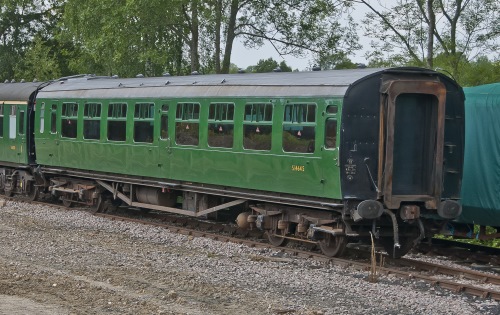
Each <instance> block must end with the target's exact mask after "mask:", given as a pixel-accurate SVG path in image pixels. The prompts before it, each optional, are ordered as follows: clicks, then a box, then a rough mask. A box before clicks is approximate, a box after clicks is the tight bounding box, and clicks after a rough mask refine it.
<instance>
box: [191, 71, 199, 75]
mask: <svg viewBox="0 0 500 315" xmlns="http://www.w3.org/2000/svg"><path fill="white" fill-rule="evenodd" d="M191 75H200V73H199V72H198V71H193V72H191Z"/></svg>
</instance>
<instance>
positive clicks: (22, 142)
mask: <svg viewBox="0 0 500 315" xmlns="http://www.w3.org/2000/svg"><path fill="white" fill-rule="evenodd" d="M17 110H18V114H17V119H18V123H17V126H18V129H17V134H18V135H19V137H18V142H17V144H18V150H17V161H18V162H19V163H23V164H24V163H27V160H26V158H25V157H27V156H28V153H27V152H26V150H27V149H26V148H27V146H26V107H24V106H19V107H18V109H17Z"/></svg>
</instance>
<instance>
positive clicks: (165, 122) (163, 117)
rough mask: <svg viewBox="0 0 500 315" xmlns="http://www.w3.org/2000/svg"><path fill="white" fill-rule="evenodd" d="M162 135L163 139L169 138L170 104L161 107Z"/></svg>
mask: <svg viewBox="0 0 500 315" xmlns="http://www.w3.org/2000/svg"><path fill="white" fill-rule="evenodd" d="M160 120H161V121H160V124H161V126H160V137H161V139H162V140H165V139H168V105H163V106H162V107H161V119H160Z"/></svg>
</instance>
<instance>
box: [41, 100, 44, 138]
mask: <svg viewBox="0 0 500 315" xmlns="http://www.w3.org/2000/svg"><path fill="white" fill-rule="evenodd" d="M44 131H45V103H42V105H40V133H43V132H44Z"/></svg>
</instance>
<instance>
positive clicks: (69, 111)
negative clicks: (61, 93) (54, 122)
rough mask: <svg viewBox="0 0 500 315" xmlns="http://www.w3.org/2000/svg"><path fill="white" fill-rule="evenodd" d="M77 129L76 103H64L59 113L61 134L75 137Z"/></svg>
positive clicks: (66, 136)
mask: <svg viewBox="0 0 500 315" xmlns="http://www.w3.org/2000/svg"><path fill="white" fill-rule="evenodd" d="M77 130H78V104H77V103H64V104H63V108H62V113H61V135H62V136H63V137H65V138H73V139H74V138H76V131H77Z"/></svg>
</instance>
